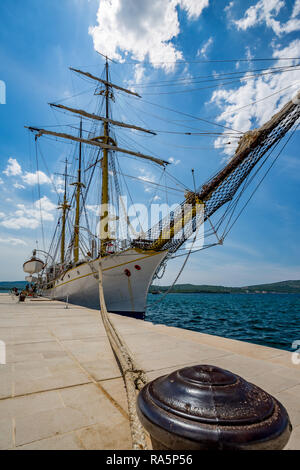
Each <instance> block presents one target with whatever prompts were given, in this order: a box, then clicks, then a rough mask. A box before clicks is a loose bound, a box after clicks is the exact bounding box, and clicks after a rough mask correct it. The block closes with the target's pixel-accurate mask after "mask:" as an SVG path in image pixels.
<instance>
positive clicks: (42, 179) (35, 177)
mask: <svg viewBox="0 0 300 470" xmlns="http://www.w3.org/2000/svg"><path fill="white" fill-rule="evenodd" d="M22 180H23V181H24V182H25V183H26V184H28V185H29V186H33V185H35V184H38V183H39V184H51V179H50V178H49V177H48V176H47V175H46V174H45V173H44V172H43V171H36V172H35V173H29V172H28V171H26V173H25V175H23V176H22Z"/></svg>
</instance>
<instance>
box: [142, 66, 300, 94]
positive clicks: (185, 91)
mask: <svg viewBox="0 0 300 470" xmlns="http://www.w3.org/2000/svg"><path fill="white" fill-rule="evenodd" d="M294 70H300V68H296V69H294ZM284 72H290V70H282V71H281V72H279V71H276V72H270V73H264V74H253V75H246V76H244V77H241V78H240V79H238V80H231V81H227V82H221V83H217V84H215V85H209V86H205V87H200V88H189V89H185V90H175V91H159V92H151V93H144V96H150V95H175V94H179V93H191V92H194V91H201V90H209V89H211V88H217V87H220V86H223V87H224V86H227V85H232V84H233V83H240V82H243V81H247V80H252V79H253V78H256V77H259V76H264V75H271V74H279V73H280V74H282V73H284ZM215 81H217V79H215Z"/></svg>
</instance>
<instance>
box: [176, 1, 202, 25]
mask: <svg viewBox="0 0 300 470" xmlns="http://www.w3.org/2000/svg"><path fill="white" fill-rule="evenodd" d="M179 6H180V7H181V8H183V9H184V10H186V12H187V15H188V18H189V19H190V20H195V19H197V18H199V16H200V15H201V13H202V11H203V10H204V8H207V7H208V6H209V0H181V1H180V2H179Z"/></svg>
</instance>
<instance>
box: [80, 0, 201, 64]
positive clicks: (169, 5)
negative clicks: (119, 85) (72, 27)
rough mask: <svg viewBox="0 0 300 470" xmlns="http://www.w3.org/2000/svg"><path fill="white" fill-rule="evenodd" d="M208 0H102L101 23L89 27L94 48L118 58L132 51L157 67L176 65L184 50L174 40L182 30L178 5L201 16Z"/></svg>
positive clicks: (192, 13) (191, 15)
mask: <svg viewBox="0 0 300 470" xmlns="http://www.w3.org/2000/svg"><path fill="white" fill-rule="evenodd" d="M208 5H209V0H164V1H161V0H139V1H138V2H137V1H136V0H101V1H100V3H99V9H98V13H97V21H98V25H97V26H94V27H90V28H89V33H90V34H91V36H92V37H93V41H94V48H95V49H96V50H97V51H99V52H101V53H102V54H104V55H107V56H109V57H111V58H112V59H116V60H120V61H122V60H124V58H125V57H126V56H127V55H128V54H131V55H132V58H133V59H135V60H139V61H143V60H145V59H146V58H148V59H149V61H150V63H152V65H153V66H154V67H162V68H164V69H165V70H166V71H171V70H173V69H174V62H176V61H177V60H179V59H182V53H181V51H179V50H178V49H176V47H175V46H174V44H173V43H172V42H171V41H172V39H174V38H176V37H177V36H178V34H179V32H180V25H179V20H178V12H177V7H179V8H181V9H184V10H185V11H186V12H187V16H188V19H190V20H194V19H196V18H198V17H199V16H200V15H201V13H202V11H203V9H204V8H206V7H207V6H208Z"/></svg>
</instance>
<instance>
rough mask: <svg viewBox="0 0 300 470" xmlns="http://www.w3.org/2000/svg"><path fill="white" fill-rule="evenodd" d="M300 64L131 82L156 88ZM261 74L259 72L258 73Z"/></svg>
mask: <svg viewBox="0 0 300 470" xmlns="http://www.w3.org/2000/svg"><path fill="white" fill-rule="evenodd" d="M299 66H300V64H295V65H289V66H281V67H268V68H263V69H253V70H241V71H237V72H226V73H225V72H224V73H220V72H215V73H214V74H212V75H198V76H194V77H188V78H174V79H170V80H159V81H156V82H146V83H145V84H143V83H131V85H132V86H134V87H138V88H150V87H151V88H155V87H158V86H176V85H177V84H178V82H183V84H184V83H185V82H186V83H187V84H190V83H197V82H196V80H198V79H199V78H211V79H213V80H219V77H226V76H228V80H230V79H231V78H230V76H232V75H241V78H243V76H245V75H247V74H248V73H254V72H269V71H271V70H274V71H275V72H276V71H278V72H279V73H280V72H281V71H290V70H291V71H292V70H293V69H295V68H297V67H299ZM258 75H259V74H258Z"/></svg>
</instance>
